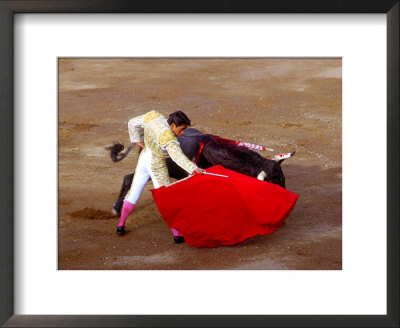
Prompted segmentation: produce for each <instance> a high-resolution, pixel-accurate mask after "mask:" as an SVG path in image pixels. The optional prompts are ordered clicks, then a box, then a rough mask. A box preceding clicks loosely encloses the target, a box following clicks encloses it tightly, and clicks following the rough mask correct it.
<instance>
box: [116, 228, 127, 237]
mask: <svg viewBox="0 0 400 328" xmlns="http://www.w3.org/2000/svg"><path fill="white" fill-rule="evenodd" d="M117 234H118V235H119V236H123V235H125V227H117Z"/></svg>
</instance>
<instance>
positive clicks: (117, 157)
mask: <svg viewBox="0 0 400 328" xmlns="http://www.w3.org/2000/svg"><path fill="white" fill-rule="evenodd" d="M133 146H135V143H134V142H133V143H131V144H130V145H129V147H128V149H127V150H126V152H125V153H121V151H122V150H123V149H124V148H125V147H124V145H123V144H121V143H119V142H114V144H113V145H112V146H110V147H106V149H107V150H109V151H110V156H111V159H112V161H113V162H119V161H122V160H123V159H124V158H125V157H126V155H128V153H129V152H130V151H131V149H132V148H133Z"/></svg>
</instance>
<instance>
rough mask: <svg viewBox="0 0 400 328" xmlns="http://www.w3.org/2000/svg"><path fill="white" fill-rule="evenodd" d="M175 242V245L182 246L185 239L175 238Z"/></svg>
mask: <svg viewBox="0 0 400 328" xmlns="http://www.w3.org/2000/svg"><path fill="white" fill-rule="evenodd" d="M174 241H175V244H182V243H184V242H185V238H183V237H182V236H174Z"/></svg>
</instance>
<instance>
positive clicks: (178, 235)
mask: <svg viewBox="0 0 400 328" xmlns="http://www.w3.org/2000/svg"><path fill="white" fill-rule="evenodd" d="M171 230H172V233H173V234H174V237H183V235H182V234H181V233H180V232H179V231H178V230H176V229H174V228H171Z"/></svg>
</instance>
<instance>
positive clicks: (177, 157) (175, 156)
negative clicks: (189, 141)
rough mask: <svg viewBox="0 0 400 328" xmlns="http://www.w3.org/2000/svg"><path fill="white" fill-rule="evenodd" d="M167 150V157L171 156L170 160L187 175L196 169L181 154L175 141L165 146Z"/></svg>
mask: <svg viewBox="0 0 400 328" xmlns="http://www.w3.org/2000/svg"><path fill="white" fill-rule="evenodd" d="M167 150H168V154H169V156H171V159H172V160H173V161H174V162H175V163H176V164H178V165H179V166H180V167H181V168H183V169H184V170H185V171H186V172H188V173H189V174H190V173H192V172H193V171H194V170H195V169H197V166H196V165H195V164H194V163H193V162H191V161H190V160H189V159H188V158H187V157H186V155H185V154H184V153H183V152H182V149H181V147H179V143H178V142H177V141H176V142H175V141H173V142H170V143H169V144H168V145H167Z"/></svg>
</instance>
